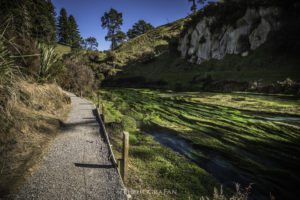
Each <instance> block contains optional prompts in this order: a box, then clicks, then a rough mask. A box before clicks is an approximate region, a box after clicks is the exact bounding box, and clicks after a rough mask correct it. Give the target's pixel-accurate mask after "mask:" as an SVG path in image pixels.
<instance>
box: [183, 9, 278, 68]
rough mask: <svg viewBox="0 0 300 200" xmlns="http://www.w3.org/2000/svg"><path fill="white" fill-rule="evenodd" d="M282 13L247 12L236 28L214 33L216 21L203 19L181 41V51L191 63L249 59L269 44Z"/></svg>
mask: <svg viewBox="0 0 300 200" xmlns="http://www.w3.org/2000/svg"><path fill="white" fill-rule="evenodd" d="M280 13H281V10H280V8H278V7H268V8H266V7H260V8H248V9H247V10H246V12H245V14H244V16H243V17H242V18H240V19H238V20H237V21H236V23H235V26H232V25H222V27H219V29H218V31H215V32H212V31H211V26H212V24H213V23H215V20H216V18H215V17H203V18H202V19H201V20H200V21H199V22H198V24H197V25H196V26H195V27H190V28H189V29H188V30H187V32H186V34H185V35H184V37H183V38H181V39H180V41H179V46H178V50H179V51H180V53H181V56H182V57H184V58H188V60H189V62H192V63H197V64H201V63H202V62H204V61H207V60H210V59H211V58H214V59H222V58H223V57H224V56H225V55H226V54H240V55H241V56H247V55H248V51H249V50H254V49H256V48H258V47H259V46H260V45H262V44H263V43H264V42H266V40H267V38H268V35H269V34H270V32H272V31H275V30H278V29H279V27H280V21H279V20H278V19H279V16H280Z"/></svg>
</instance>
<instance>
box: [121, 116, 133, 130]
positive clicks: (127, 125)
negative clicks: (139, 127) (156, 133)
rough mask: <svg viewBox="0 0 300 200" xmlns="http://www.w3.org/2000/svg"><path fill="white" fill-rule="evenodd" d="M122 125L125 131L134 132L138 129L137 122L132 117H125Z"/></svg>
mask: <svg viewBox="0 0 300 200" xmlns="http://www.w3.org/2000/svg"><path fill="white" fill-rule="evenodd" d="M122 125H123V128H124V130H125V131H132V130H135V129H136V122H135V120H134V119H133V118H132V117H129V116H126V115H124V116H123V117H122Z"/></svg>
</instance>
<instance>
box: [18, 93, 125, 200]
mask: <svg viewBox="0 0 300 200" xmlns="http://www.w3.org/2000/svg"><path fill="white" fill-rule="evenodd" d="M69 95H70V97H71V100H72V104H73V108H72V111H71V113H70V115H69V117H68V119H67V122H66V128H65V131H64V132H63V133H62V135H61V136H59V137H58V138H57V139H56V140H55V141H54V143H53V144H52V146H51V148H50V150H49V152H48V153H47V155H46V158H45V160H44V161H43V163H42V164H41V165H40V166H39V169H38V170H37V172H36V173H35V174H34V175H33V176H32V177H31V179H30V180H29V182H28V183H27V185H25V186H24V188H23V189H22V190H21V192H20V194H19V195H18V197H15V198H14V199H39V200H40V199H51V200H53V199H97V200H101V199H103V200H109V199H112V200H118V199H126V196H125V195H124V192H123V191H124V187H123V184H122V182H121V179H120V176H119V174H118V172H117V169H116V168H114V167H113V166H112V162H111V161H110V160H109V159H108V156H109V153H108V146H107V143H105V140H104V137H103V136H101V135H100V132H99V124H98V122H97V120H96V117H95V116H96V114H95V109H96V107H95V105H94V104H92V103H91V102H89V101H87V100H85V99H82V98H79V97H76V96H75V95H74V94H69Z"/></svg>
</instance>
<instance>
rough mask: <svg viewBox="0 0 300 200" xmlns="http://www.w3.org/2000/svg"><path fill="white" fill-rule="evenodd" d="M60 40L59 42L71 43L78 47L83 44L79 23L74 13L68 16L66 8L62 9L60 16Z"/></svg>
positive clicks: (70, 44) (73, 46) (72, 45)
mask: <svg viewBox="0 0 300 200" xmlns="http://www.w3.org/2000/svg"><path fill="white" fill-rule="evenodd" d="M57 26H58V41H59V43H62V44H65V45H69V46H71V47H72V48H75V49H78V48H80V44H81V42H82V41H81V40H82V39H81V36H80V34H79V30H78V25H77V23H76V20H75V18H74V16H73V15H70V16H69V17H68V15H67V11H66V9H65V8H62V9H61V10H60V16H59V17H58V25H57Z"/></svg>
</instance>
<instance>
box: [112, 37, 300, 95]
mask: <svg viewBox="0 0 300 200" xmlns="http://www.w3.org/2000/svg"><path fill="white" fill-rule="evenodd" d="M274 48H276V45H274V43H273V42H272V41H270V42H267V43H265V44H264V45H262V46H261V47H260V48H258V49H257V50H255V51H253V52H250V54H249V55H248V56H247V57H241V56H239V55H226V56H225V57H224V59H222V60H214V59H212V60H210V61H207V62H204V63H202V64H201V65H195V64H191V63H188V62H186V61H185V60H183V59H181V58H178V57H177V58H174V56H172V55H169V54H167V53H165V54H164V55H161V56H159V57H157V58H156V59H154V60H153V61H151V62H148V63H138V64H129V65H128V66H126V67H125V68H123V69H122V70H123V72H125V73H122V74H117V77H116V78H126V77H145V78H146V79H147V80H148V81H158V80H164V81H165V82H167V83H168V84H167V85H165V86H164V88H166V89H167V88H171V89H174V88H176V84H177V85H178V84H180V85H181V86H182V88H183V89H185V90H192V89H198V90H199V88H201V86H202V85H201V84H199V83H191V81H192V80H193V79H194V78H195V77H202V78H205V77H207V76H211V77H212V79H213V80H215V81H222V80H233V81H241V82H243V81H247V82H250V83H251V82H254V81H258V80H260V81H262V82H263V83H264V84H271V83H275V82H277V81H283V80H285V79H286V78H288V77H289V78H291V79H292V80H296V81H299V77H300V76H299V75H300V69H299V67H297V66H299V65H300V60H299V59H298V58H297V57H296V56H295V55H290V54H287V53H279V51H278V52H274ZM150 87H151V85H150ZM153 87H155V85H153Z"/></svg>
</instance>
